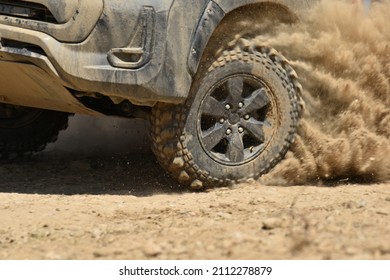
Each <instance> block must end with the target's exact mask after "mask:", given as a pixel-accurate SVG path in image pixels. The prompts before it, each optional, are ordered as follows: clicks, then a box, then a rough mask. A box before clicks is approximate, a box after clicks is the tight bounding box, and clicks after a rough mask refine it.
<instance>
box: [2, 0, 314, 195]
mask: <svg viewBox="0 0 390 280" xmlns="http://www.w3.org/2000/svg"><path fill="white" fill-rule="evenodd" d="M311 2H313V1H298V0H294V1H291V0H271V1H270V0H267V1H263V0H214V1H210V0H196V1H195V0H132V1H128V0H88V1H87V0H24V1H20V0H0V40H1V41H0V42H1V45H0V83H1V84H0V158H3V159H4V158H7V157H11V156H12V157H13V156H18V155H23V154H26V153H32V152H37V151H41V150H42V149H44V147H45V145H46V144H47V143H49V142H52V141H54V140H55V139H56V138H57V135H58V133H59V131H60V130H62V129H64V128H66V126H67V121H68V116H69V115H70V114H74V113H76V114H88V115H93V116H94V115H96V116H99V115H115V116H123V117H128V118H147V119H150V122H151V138H152V145H153V151H154V153H155V154H156V156H157V158H158V160H159V162H160V163H161V165H162V166H163V167H164V168H165V169H166V170H167V171H168V172H169V173H170V174H171V175H172V176H173V177H174V178H176V179H177V180H178V181H179V182H180V183H181V184H183V185H185V186H189V187H191V188H193V189H202V188H207V187H215V186H221V185H226V184H229V183H237V182H244V181H247V180H250V179H253V178H257V177H259V176H260V175H262V174H264V173H266V172H267V171H269V170H270V169H271V168H272V167H274V166H275V165H276V164H277V163H278V162H279V161H280V160H281V159H282V158H283V156H284V155H285V153H286V152H287V150H288V149H289V146H290V144H291V143H292V141H293V140H294V135H295V133H296V127H297V123H298V120H299V115H300V111H301V105H302V104H301V101H300V90H301V89H300V85H299V83H298V81H297V76H296V73H295V72H294V70H293V69H292V67H291V66H290V65H289V63H288V61H287V59H286V58H284V57H283V56H282V55H281V54H279V53H278V52H277V50H274V49H273V48H272V46H266V45H262V44H261V43H253V41H252V40H251V39H252V38H254V37H255V36H256V35H259V34H261V33H265V32H267V30H268V28H270V26H275V25H277V24H279V23H291V24H293V23H294V22H296V21H297V20H298V19H299V18H300V17H301V16H302V15H303V14H304V13H305V11H306V9H307V8H308V6H309V4H310V3H311ZM91 141H93V139H91Z"/></svg>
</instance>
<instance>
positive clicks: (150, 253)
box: [142, 241, 163, 257]
mask: <svg viewBox="0 0 390 280" xmlns="http://www.w3.org/2000/svg"><path fill="white" fill-rule="evenodd" d="M142 251H143V253H144V254H145V256H147V257H157V256H158V255H160V254H161V253H162V252H163V251H162V249H161V247H160V246H159V245H157V244H156V243H154V242H153V241H149V242H147V243H146V244H145V245H144V247H143V249H142Z"/></svg>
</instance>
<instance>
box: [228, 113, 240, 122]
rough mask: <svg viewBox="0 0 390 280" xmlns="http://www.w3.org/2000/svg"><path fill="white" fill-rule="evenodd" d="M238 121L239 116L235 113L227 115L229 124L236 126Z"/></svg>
mask: <svg viewBox="0 0 390 280" xmlns="http://www.w3.org/2000/svg"><path fill="white" fill-rule="evenodd" d="M239 121H240V115H239V114H237V113H232V114H230V115H229V122H230V123H231V124H237V123H238V122H239Z"/></svg>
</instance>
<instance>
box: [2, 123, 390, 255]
mask: <svg viewBox="0 0 390 280" xmlns="http://www.w3.org/2000/svg"><path fill="white" fill-rule="evenodd" d="M88 126H90V124H88ZM72 127H73V128H74V127H75V124H74V123H73V124H72V126H71V130H70V132H68V134H65V135H62V136H61V137H60V141H59V144H58V145H59V146H58V145H57V146H54V147H51V148H50V147H49V150H47V151H45V152H44V153H41V154H39V155H36V156H34V157H33V158H30V159H27V160H24V161H15V162H9V163H2V164H1V165H0V177H1V180H0V259H390V242H389V240H390V183H389V182H388V183H382V184H373V185H342V184H339V185H337V186H295V187H276V186H262V185H259V184H253V185H241V186H237V187H235V188H224V189H216V190H211V191H208V192H204V193H189V192H187V191H185V190H182V189H181V188H180V187H178V186H177V185H176V184H175V183H174V182H173V181H171V180H170V179H169V178H167V177H166V176H165V174H164V172H163V171H162V170H161V169H160V167H159V166H158V165H157V163H156V162H155V160H154V157H153V155H152V154H151V152H150V151H149V150H148V149H147V148H146V149H143V148H142V149H141V148H140V147H143V145H141V144H140V143H141V142H143V140H142V139H144V135H143V134H142V133H138V134H137V136H136V137H135V140H134V139H132V141H136V142H133V143H137V144H136V145H133V146H136V147H137V149H134V151H133V152H131V153H128V154H122V155H121V156H118V155H115V151H111V150H110V151H108V152H107V149H106V150H104V149H101V151H106V153H100V154H99V155H96V153H90V154H88V153H78V154H74V153H70V152H69V147H71V146H72V145H71V143H70V142H72V141H73V142H75V143H79V144H80V145H82V143H81V142H82V141H83V140H82V139H85V138H84V136H83V135H82V133H80V130H77V132H78V133H76V132H75V131H74V130H73V131H72ZM141 128H142V125H141ZM140 131H142V129H141V130H140ZM72 133H73V134H72ZM72 137H73V138H72ZM120 137H122V136H120ZM72 139H73V140H72ZM96 139H97V138H96ZM99 139H100V138H99ZM137 139H138V140H137ZM140 139H141V140H140ZM71 140H72V141H71ZM137 141H138V142H137ZM97 142H99V141H96V143H97ZM65 143H67V144H69V145H68V146H67V148H68V150H66V151H64V149H62V151H61V149H60V148H61V145H65ZM76 146H77V145H76ZM103 146H104V145H103ZM62 148H64V146H62ZM95 148H98V147H95ZM100 148H101V147H100ZM138 148H140V149H138ZM74 150H77V149H76V148H74ZM84 150H85V151H86V148H85V147H84Z"/></svg>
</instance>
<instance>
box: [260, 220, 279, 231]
mask: <svg viewBox="0 0 390 280" xmlns="http://www.w3.org/2000/svg"><path fill="white" fill-rule="evenodd" d="M280 227H282V220H281V219H279V218H268V219H266V220H264V221H263V229H265V230H272V229H276V228H280Z"/></svg>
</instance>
